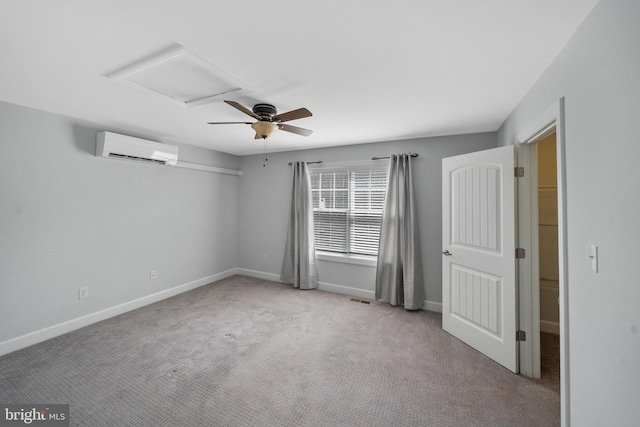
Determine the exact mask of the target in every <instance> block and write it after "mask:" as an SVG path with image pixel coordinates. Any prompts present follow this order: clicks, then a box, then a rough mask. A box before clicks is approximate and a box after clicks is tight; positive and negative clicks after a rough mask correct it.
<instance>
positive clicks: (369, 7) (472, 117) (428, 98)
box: [0, 0, 597, 155]
mask: <svg viewBox="0 0 640 427" xmlns="http://www.w3.org/2000/svg"><path fill="white" fill-rule="evenodd" d="M596 3H597V0H562V1H559V0H483V1H478V0H395V1H393V2H392V1H378V0H349V1H347V0H323V1H315V2H308V1H300V0H274V1H271V2H264V1H252V0H235V1H213V0H110V1H104V0H58V1H50V0H39V1H38V0H21V1H3V2H2V13H1V14H0V40H2V42H1V43H0V58H1V59H0V61H1V62H0V64H1V68H2V71H1V75H2V79H0V100H2V101H6V102H10V103H15V104H19V105H24V106H28V107H32V108H36V109H41V110H45V111H51V112H55V113H59V114H64V115H67V116H72V117H77V118H81V119H84V120H89V121H93V122H97V123H101V124H102V125H104V126H106V127H110V128H118V129H124V130H127V131H128V132H130V133H131V134H137V135H138V136H140V135H143V136H147V137H153V138H155V139H156V140H159V141H163V142H172V141H173V142H183V143H187V144H192V145H197V146H201V147H207V148H211V149H215V150H219V151H223V152H226V153H231V154H237V155H246V154H255V153H260V152H262V150H263V145H262V143H261V141H255V140H254V139H253V137H254V132H253V131H252V129H251V128H250V127H249V126H246V125H217V126H212V125H207V124H206V122H207V121H246V120H247V119H249V121H251V118H250V117H248V116H245V115H244V114H242V113H241V112H240V111H238V110H235V109H234V108H232V107H230V106H228V105H226V104H225V103H223V102H222V101H219V102H216V103H212V104H207V105H201V106H197V107H191V108H186V107H183V106H180V105H177V104H176V103H173V102H170V101H167V100H165V99H162V98H159V97H157V96H153V95H150V94H148V93H145V92H142V91H137V90H135V89H132V88H130V87H127V86H124V85H122V84H119V83H117V82H114V81H113V80H110V79H108V78H107V77H105V75H107V74H109V73H112V72H114V71H116V70H118V69H120V68H122V67H124V66H127V65H130V64H132V63H134V62H136V61H138V60H140V59H142V58H144V57H148V56H149V55H152V54H154V53H156V52H159V51H162V50H166V49H168V48H171V47H174V46H183V47H184V48H185V49H187V50H188V51H190V52H191V53H193V54H195V55H197V56H198V57H200V58H202V59H204V60H205V61H207V62H209V63H210V64H212V65H214V66H215V67H218V68H220V69H222V70H224V71H226V72H227V73H229V74H231V75H232V76H233V77H235V78H237V79H239V80H240V81H243V82H245V83H247V84H248V85H249V86H250V87H251V88H253V91H252V92H250V93H247V94H245V95H242V96H237V97H232V98H231V99H232V100H235V101H238V102H240V103H242V104H243V105H245V106H247V107H249V108H251V106H252V105H253V104H255V103H257V102H268V103H271V104H274V105H275V106H276V107H277V108H278V111H279V112H285V111H289V110H293V109H296V108H299V107H307V108H308V109H309V110H311V111H312V113H313V117H309V118H305V119H300V120H296V121H293V122H290V124H292V125H294V126H300V127H304V128H309V129H313V130H314V133H313V135H311V136H309V137H306V138H305V137H303V136H298V135H294V134H289V133H287V132H282V131H281V132H276V133H275V134H274V136H273V137H272V138H270V139H269V140H268V144H269V151H286V150H297V149H304V148H315V147H324V146H337V145H346V144H357V143H365V142H377V141H388V140H396V139H407V138H418V137H422V136H437V135H450V134H463V133H472V132H484V131H495V130H497V129H498V127H499V126H500V125H501V124H502V122H503V121H504V120H505V119H506V117H507V115H508V114H509V113H510V112H511V111H512V110H513V108H514V107H515V106H516V104H517V103H518V102H519V101H520V100H521V99H522V97H523V96H524V95H525V94H526V92H527V91H528V90H529V88H530V87H531V86H532V85H533V84H534V83H535V81H536V80H537V79H538V77H539V76H540V75H541V74H542V72H543V71H544V70H545V69H546V67H547V66H548V65H549V64H550V62H551V61H552V60H553V58H554V57H555V56H556V55H557V53H558V52H559V51H560V49H561V48H562V47H563V46H564V45H565V43H566V42H567V40H568V39H569V37H570V36H571V34H572V33H573V32H574V31H575V29H576V28H577V26H578V25H579V24H580V23H581V22H582V20H583V19H584V18H585V16H586V15H587V14H588V13H589V12H590V11H591V9H592V8H593V7H594V5H595V4H596Z"/></svg>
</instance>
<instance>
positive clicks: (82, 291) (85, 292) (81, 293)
mask: <svg viewBox="0 0 640 427" xmlns="http://www.w3.org/2000/svg"><path fill="white" fill-rule="evenodd" d="M88 296H89V287H88V286H85V287H83V288H78V299H85V298H87V297H88Z"/></svg>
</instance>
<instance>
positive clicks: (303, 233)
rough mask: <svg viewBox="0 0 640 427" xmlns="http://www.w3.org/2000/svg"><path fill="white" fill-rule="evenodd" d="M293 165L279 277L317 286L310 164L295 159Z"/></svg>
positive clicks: (299, 285) (298, 284)
mask: <svg viewBox="0 0 640 427" xmlns="http://www.w3.org/2000/svg"><path fill="white" fill-rule="evenodd" d="M291 168H292V170H293V171H292V178H293V179H292V181H293V182H292V192H291V207H290V209H289V227H288V230H287V241H286V246H285V252H284V260H283V262H282V270H281V273H280V280H282V281H283V282H285V283H290V284H292V285H293V287H294V288H300V289H315V288H317V287H318V274H317V269H316V250H315V241H314V237H313V205H312V197H311V178H310V175H309V166H308V165H307V164H306V163H305V162H294V163H293V165H292V166H291Z"/></svg>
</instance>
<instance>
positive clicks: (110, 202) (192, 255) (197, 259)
mask: <svg viewBox="0 0 640 427" xmlns="http://www.w3.org/2000/svg"><path fill="white" fill-rule="evenodd" d="M101 130H112V131H116V132H117V131H118V130H117V129H104V128H101V127H99V126H98V125H95V124H91V123H87V122H81V121H77V120H74V119H70V118H67V117H63V116H59V115H55V114H50V113H45V112H41V111H36V110H33V109H29V108H24V107H19V106H15V105H11V104H6V103H0V152H1V153H2V156H1V157H0V343H2V342H5V341H7V340H10V339H12V338H16V337H20V336H23V335H25V334H29V333H32V332H35V331H39V330H41V329H43V328H47V327H50V326H53V325H57V324H60V323H62V322H66V321H70V320H72V319H77V318H80V317H82V316H85V315H90V314H92V313H96V312H99V311H100V310H104V309H108V308H110V307H114V306H117V305H119V304H123V303H127V302H129V301H132V300H136V299H138V298H143V297H145V296H148V295H151V294H155V293H157V292H160V291H163V290H167V289H170V288H173V287H176V286H179V285H183V284H186V283H190V282H192V281H195V280H198V279H202V278H206V277H208V276H211V275H215V274H218V273H221V272H224V271H226V270H229V269H233V268H235V267H236V266H237V263H238V261H237V260H238V259H237V245H236V242H237V239H236V237H237V214H238V205H237V194H238V177H237V176H231V175H220V174H213V173H207V172H201V171H194V170H188V169H179V168H170V167H164V166H155V165H147V164H139V163H135V162H128V161H119V160H111V159H105V158H98V157H95V155H94V153H95V137H96V132H97V131H101ZM121 133H125V134H126V133H127V132H126V131H121ZM135 136H140V137H145V135H135ZM150 139H153V138H152V137H151V138H150ZM180 150H181V152H180V154H181V155H180V157H181V159H182V160H187V161H192V162H198V163H207V164H210V165H213V166H219V167H225V168H234V169H237V168H238V158H237V157H235V156H230V155H226V154H222V153H215V152H213V151H210V150H205V149H200V148H196V147H193V146H188V145H181V146H180ZM152 269H155V270H157V273H158V277H157V279H156V280H154V281H151V280H150V278H149V272H150V270H152ZM82 286H88V287H89V298H87V299H84V300H81V301H79V300H78V297H77V290H78V288H79V287H82Z"/></svg>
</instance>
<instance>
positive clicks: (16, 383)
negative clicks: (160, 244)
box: [0, 276, 560, 427]
mask: <svg viewBox="0 0 640 427" xmlns="http://www.w3.org/2000/svg"><path fill="white" fill-rule="evenodd" d="M0 403H69V404H70V412H71V416H70V419H71V425H74V426H92V427H93V426H110V427H111V426H554V425H559V424H560V403H559V393H558V390H557V389H556V388H554V386H553V385H552V384H551V382H550V381H548V380H545V379H542V380H532V379H528V378H525V377H522V376H519V375H515V374H513V373H511V372H509V371H508V370H506V369H504V368H503V367H501V366H500V365H498V364H496V363H495V362H493V361H491V360H489V359H488V358H486V357H485V356H483V355H482V354H480V353H478V352H476V351H475V350H473V349H471V348H470V347H468V346H467V345H465V344H463V343H462V342H460V341H459V340H457V339H455V338H453V337H452V336H450V335H449V334H447V333H445V332H443V331H442V328H441V316H440V315H439V314H437V313H431V312H425V311H418V312H408V311H405V310H403V309H401V308H397V307H391V306H389V305H386V304H381V303H376V302H372V303H371V304H363V303H359V302H354V301H351V300H350V298H349V297H346V296H343V295H337V294H331V293H327V292H321V291H299V290H294V289H293V288H291V287H289V286H287V285H282V284H279V283H274V282H268V281H264V280H260V279H254V278H249V277H244V276H234V277H230V278H228V279H225V280H222V281H220V282H217V283H215V284H213V285H209V286H204V287H201V288H198V289H196V290H193V291H191V292H188V293H185V294H181V295H178V296H176V297H173V298H171V299H168V300H165V301H161V302H159V303H156V304H152V305H149V306H147V307H144V308H141V309H138V310H135V311H132V312H129V313H126V314H124V315H121V316H118V317H116V318H113V319H109V320H107V321H104V322H100V323H97V324H94V325H91V326H88V327H86V328H83V329H80V330H78V331H74V332H72V333H69V334H66V335H64V336H60V337H57V338H54V339H52V340H49V341H46V342H43V343H40V344H37V345H35V346H32V347H29V348H26V349H24V350H20V351H17V352H14V353H11V354H8V355H6V356H3V357H0Z"/></svg>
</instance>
